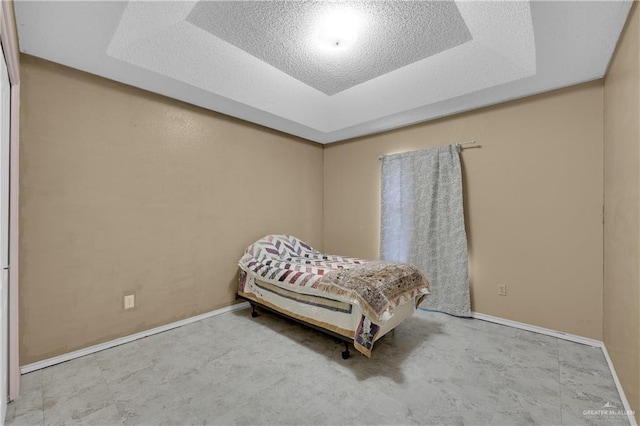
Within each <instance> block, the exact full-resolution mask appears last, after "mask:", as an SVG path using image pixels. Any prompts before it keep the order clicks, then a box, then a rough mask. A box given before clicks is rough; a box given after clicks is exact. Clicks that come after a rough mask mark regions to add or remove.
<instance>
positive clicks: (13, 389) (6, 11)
mask: <svg viewBox="0 0 640 426" xmlns="http://www.w3.org/2000/svg"><path fill="white" fill-rule="evenodd" d="M0 43H2V49H3V50H4V56H5V58H4V59H5V62H6V64H7V71H8V72H9V84H10V85H11V118H10V121H11V134H10V146H9V150H10V153H9V265H10V268H9V312H8V314H9V348H8V349H9V359H8V371H7V373H8V374H7V378H8V381H9V383H8V388H7V389H8V391H9V395H8V396H9V400H14V399H15V398H17V397H18V394H19V393H20V358H19V346H20V338H19V335H18V320H19V316H18V305H19V302H18V273H19V271H18V269H19V259H18V256H19V252H18V241H19V224H18V220H19V214H18V208H19V200H20V198H19V195H20V194H19V191H20V184H19V182H20V181H19V178H20V169H19V167H20V137H19V136H20V51H19V49H18V32H17V28H16V22H15V13H14V11H13V0H1V1H0ZM0 397H3V396H0Z"/></svg>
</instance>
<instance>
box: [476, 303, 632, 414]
mask: <svg viewBox="0 0 640 426" xmlns="http://www.w3.org/2000/svg"><path fill="white" fill-rule="evenodd" d="M471 317H472V318H475V319H479V320H483V321H489V322H494V323H496V324H501V325H506V326H508V327H514V328H519V329H521V330H526V331H532V332H534V333H538V334H544V335H547V336H552V337H557V338H558V339H563V340H569V341H570V342H576V343H582V344H583V345H587V346H593V347H596V348H600V349H602V353H603V354H604V357H605V358H606V360H607V364H608V365H609V370H610V371H611V376H613V381H614V382H615V384H616V388H617V389H618V393H619V394H620V400H621V401H622V405H623V406H624V410H625V411H626V412H627V417H628V418H629V423H630V424H631V426H638V423H637V422H636V419H635V416H634V415H633V414H631V412H632V411H631V406H630V405H629V400H628V399H627V396H626V395H625V393H624V389H622V384H621V383H620V379H619V378H618V374H617V373H616V369H615V368H614V366H613V362H612V361H611V358H610V357H609V352H608V351H607V347H606V346H605V344H604V342H602V341H600V340H595V339H589V338H588V337H582V336H576V335H575V334H570V333H564V332H562V331H557V330H551V329H549V328H544V327H538V326H537V325H530V324H525V323H522V322H518V321H512V320H508V319H505V318H500V317H494V316H492V315H487V314H481V313H479V312H472V313H471Z"/></svg>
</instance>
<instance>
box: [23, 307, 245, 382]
mask: <svg viewBox="0 0 640 426" xmlns="http://www.w3.org/2000/svg"><path fill="white" fill-rule="evenodd" d="M248 307H249V304H248V303H247V302H242V303H237V304H235V305H231V306H227V307H226V308H221V309H216V310H215V311H211V312H207V313H204V314H201V315H196V316H195V317H191V318H186V319H183V320H180V321H176V322H172V323H170V324H166V325H162V326H160V327H156V328H152V329H150V330H146V331H141V332H140V333H136V334H131V335H129V336H125V337H120V338H119V339H115V340H110V341H108V342H104V343H99V344H97V345H93V346H89V347H88V348H84V349H79V350H77V351H73V352H69V353H67V354H63V355H59V356H56V357H53V358H47V359H43V360H42V361H38V362H34V363H32V364H27V365H23V366H22V367H20V373H21V374H27V373H30V372H32V371H36V370H40V369H41V368H46V367H51V366H52V365H56V364H60V363H61V362H65V361H70V360H72V359H75V358H79V357H81V356H85V355H90V354H93V353H96V352H100V351H103V350H105V349H109V348H113V347H114V346H120V345H122V344H125V343H129V342H133V341H134V340H138V339H142V338H144V337H148V336H152V335H154V334H158V333H162V332H163V331H168V330H171V329H174V328H178V327H182V326H183V325H187V324H192V323H194V322H198V321H202V320H203V319H207V318H211V317H215V316H217V315H221V314H226V313H227V312H233V311H238V310H240V309H245V308H248Z"/></svg>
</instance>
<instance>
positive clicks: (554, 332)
mask: <svg viewBox="0 0 640 426" xmlns="http://www.w3.org/2000/svg"><path fill="white" fill-rule="evenodd" d="M471 317H472V318H475V319H479V320H482V321H489V322H494V323H496V324H502V325H506V326H509V327H514V328H519V329H521V330H526V331H532V332H534V333H538V334H544V335H546V336H552V337H557V338H558V339H562V340H569V341H570V342H576V343H582V344H583V345H587V346H594V347H597V348H600V347H602V342H601V341H600V340H595V339H589V338H588V337H582V336H576V335H575V334H570V333H564V332H562V331H557V330H551V329H549V328H544V327H538V326H537V325H530V324H525V323H523V322H518V321H512V320H509V319H505V318H500V317H494V316H492V315H487V314H481V313H479V312H472V313H471Z"/></svg>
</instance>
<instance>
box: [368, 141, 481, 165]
mask: <svg viewBox="0 0 640 426" xmlns="http://www.w3.org/2000/svg"><path fill="white" fill-rule="evenodd" d="M475 143H476V141H475V139H474V140H472V141H468V142H460V143H456V144H454V145H455V146H457V147H458V148H462V147H463V146H464V145H475ZM385 155H393V154H385ZM382 157H384V155H381V156H380V157H378V160H382Z"/></svg>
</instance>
